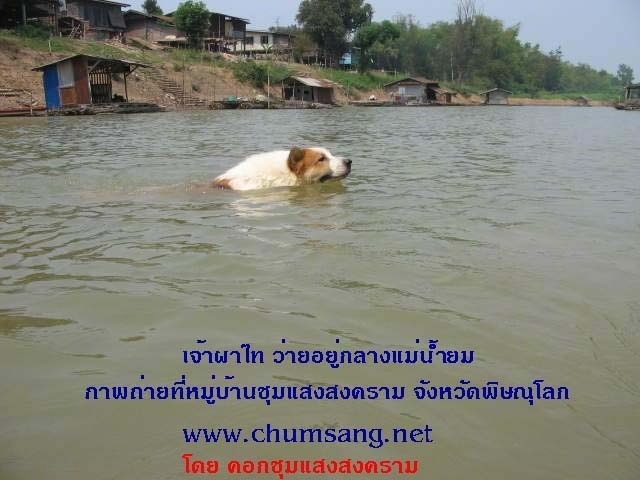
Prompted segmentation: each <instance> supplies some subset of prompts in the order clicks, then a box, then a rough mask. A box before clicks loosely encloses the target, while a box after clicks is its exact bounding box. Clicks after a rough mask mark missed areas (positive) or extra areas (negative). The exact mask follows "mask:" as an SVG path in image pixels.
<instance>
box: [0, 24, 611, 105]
mask: <svg viewBox="0 0 640 480" xmlns="http://www.w3.org/2000/svg"><path fill="white" fill-rule="evenodd" d="M134 45H135V43H134ZM34 52H37V53H38V54H34ZM0 53H4V54H5V55H6V56H7V57H8V59H9V61H7V62H5V63H6V64H7V65H8V66H9V68H13V69H15V71H14V72H13V75H12V76H11V75H9V76H8V77H7V76H6V75H5V78H2V76H0V87H1V86H3V85H1V84H2V83H3V81H4V83H5V84H6V83H8V82H9V80H7V78H9V79H15V78H19V77H20V76H21V75H23V74H24V70H25V64H28V63H29V62H32V63H33V64H32V65H31V67H33V66H36V65H38V64H41V63H46V62H47V61H52V60H53V59H55V58H58V57H61V56H65V55H74V54H81V53H82V54H87V55H95V56H101V57H109V58H127V59H130V60H134V61H138V62H142V63H145V64H148V65H151V66H154V67H157V68H160V69H162V70H163V71H164V72H165V73H167V74H169V76H171V75H180V76H182V75H183V73H181V72H185V71H186V72H189V75H192V74H193V77H194V80H193V82H194V84H193V85H194V86H193V91H196V92H198V90H199V89H201V87H202V86H203V85H208V84H209V83H212V82H215V80H213V79H212V77H214V75H215V76H226V78H227V79H228V82H227V86H226V88H227V93H229V92H234V93H235V92H236V91H240V90H243V89H244V90H245V91H247V89H249V90H251V89H253V90H251V91H256V90H255V89H258V90H263V89H265V88H266V85H267V83H268V82H270V83H271V84H272V85H275V84H276V83H278V82H279V81H280V80H282V79H283V78H285V77H286V76H289V75H295V74H298V75H300V74H302V75H311V76H314V77H317V78H325V79H328V80H331V81H333V82H335V83H336V84H338V85H339V86H340V87H341V88H340V89H339V90H340V91H339V92H338V93H339V99H341V100H342V101H344V100H345V97H348V98H352V99H353V98H356V99H357V98H366V96H367V95H369V94H370V93H376V94H377V95H381V92H380V90H381V89H382V87H383V85H385V84H386V83H389V82H392V81H393V80H395V79H397V78H399V77H402V76H405V74H397V75H391V74H385V73H380V72H368V73H365V74H360V73H357V72H353V71H344V70H335V69H329V68H319V67H312V66H308V65H301V64H294V63H290V64H289V63H284V62H275V61H262V60H261V61H253V60H243V59H239V58H237V57H233V58H232V57H230V56H228V55H226V56H225V55H219V54H211V53H208V52H202V51H195V50H188V49H184V50H182V49H181V50H176V49H169V50H166V51H165V50H148V49H142V48H136V47H134V46H132V45H128V46H118V45H115V44H109V43H105V42H91V41H81V40H71V39H68V38H60V37H54V38H49V37H48V35H47V34H46V32H42V31H38V30H36V29H29V28H27V29H25V30H24V31H22V32H11V31H7V30H0ZM18 58H21V59H22V60H23V62H22V64H18V62H16V64H15V65H14V64H13V63H12V61H11V59H14V60H17V59H18ZM50 59H51V60H50ZM19 70H21V71H19ZM214 72H215V74H214ZM5 73H6V72H5ZM141 75H144V74H143V73H142V74H141ZM229 82H235V85H230V84H229ZM14 83H15V81H14ZM440 84H441V85H442V86H443V87H444V88H447V89H449V90H452V91H457V92H458V93H459V95H458V97H457V99H456V100H457V101H462V102H463V103H464V102H465V101H467V100H469V99H471V98H472V97H474V96H476V97H475V98H474V100H475V101H477V94H478V93H479V92H480V91H482V90H485V88H482V87H481V86H479V85H462V86H460V85H457V84H455V83H453V82H447V81H441V82H440ZM7 86H11V85H7ZM34 91H35V89H34ZM620 94H621V92H562V93H556V92H546V91H539V92H535V94H531V93H526V92H517V91H516V92H514V95H513V98H514V99H519V100H521V99H531V100H534V101H537V102H544V101H548V102H549V103H557V102H561V101H575V99H577V98H578V97H580V96H585V97H587V98H589V99H590V100H592V101H595V102H615V101H617V100H618V99H619V97H620Z"/></svg>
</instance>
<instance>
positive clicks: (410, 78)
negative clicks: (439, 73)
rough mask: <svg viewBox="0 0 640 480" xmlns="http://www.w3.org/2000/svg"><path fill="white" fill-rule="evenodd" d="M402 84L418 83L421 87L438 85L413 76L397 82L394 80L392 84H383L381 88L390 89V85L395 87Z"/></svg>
mask: <svg viewBox="0 0 640 480" xmlns="http://www.w3.org/2000/svg"><path fill="white" fill-rule="evenodd" d="M403 82H414V83H420V84H422V85H438V82H436V81H435V80H429V79H428V78H425V77H419V76H413V77H404V78H400V79H398V80H394V81H393V82H389V83H386V84H384V85H383V87H390V86H391V85H395V84H396V83H403Z"/></svg>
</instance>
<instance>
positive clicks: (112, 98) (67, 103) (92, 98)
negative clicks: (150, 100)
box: [33, 54, 157, 111]
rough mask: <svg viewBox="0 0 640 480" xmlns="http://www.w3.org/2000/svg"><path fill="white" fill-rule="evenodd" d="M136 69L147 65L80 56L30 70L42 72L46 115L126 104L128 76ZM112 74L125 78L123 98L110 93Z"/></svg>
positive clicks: (127, 98) (122, 109) (127, 100)
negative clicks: (99, 106)
mask: <svg viewBox="0 0 640 480" xmlns="http://www.w3.org/2000/svg"><path fill="white" fill-rule="evenodd" d="M138 67H149V65H145V64H143V63H138V62H132V61H129V60H117V59H113V58H102V57H95V56H91V55H82V54H80V55H73V56H71V57H66V58H63V59H61V60H57V61H55V62H51V63H47V64H45V65H41V66H39V67H35V68H34V69H33V70H34V71H40V72H42V83H43V85H44V96H45V103H46V106H47V111H56V110H63V109H70V108H74V107H76V108H77V107H79V106H85V107H86V106H87V105H92V106H95V105H105V104H125V103H128V102H129V95H128V92H127V76H129V75H130V74H131V73H132V72H133V71H134V70H136V69H137V68H138ZM115 74H121V75H122V76H123V78H124V96H122V95H117V94H116V95H114V93H113V84H112V78H113V75H115ZM138 105H143V104H138ZM144 105H149V104H144ZM156 107H157V106H156ZM118 110H121V111H124V110H125V109H124V108H119V109H118ZM126 110H127V111H131V109H126ZM142 111H145V110H142Z"/></svg>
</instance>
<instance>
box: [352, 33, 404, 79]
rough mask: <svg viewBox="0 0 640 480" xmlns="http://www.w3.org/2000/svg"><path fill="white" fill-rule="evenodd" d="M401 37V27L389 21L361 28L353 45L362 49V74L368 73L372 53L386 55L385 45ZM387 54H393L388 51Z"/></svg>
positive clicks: (360, 67)
mask: <svg viewBox="0 0 640 480" xmlns="http://www.w3.org/2000/svg"><path fill="white" fill-rule="evenodd" d="M399 36H400V27H399V26H398V25H396V24H394V23H391V22H390V21H389V20H385V21H383V22H382V23H376V22H374V23H370V24H368V25H364V26H362V27H360V28H359V29H358V31H357V33H356V36H355V38H354V40H353V44H354V45H355V46H356V47H358V48H360V59H359V60H360V65H359V70H360V72H366V71H367V70H368V68H369V66H370V63H371V60H373V59H372V58H370V53H371V51H372V50H373V51H374V52H379V53H385V50H386V49H385V45H386V44H389V43H390V42H392V41H393V40H395V39H397V38H398V37H399ZM386 53H388V54H389V53H391V52H390V51H387V52H386Z"/></svg>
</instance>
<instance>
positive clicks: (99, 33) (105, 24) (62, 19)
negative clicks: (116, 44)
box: [49, 0, 129, 40]
mask: <svg viewBox="0 0 640 480" xmlns="http://www.w3.org/2000/svg"><path fill="white" fill-rule="evenodd" d="M49 3H50V4H54V3H56V2H49ZM60 3H61V5H62V6H61V7H60V16H59V19H58V27H59V30H60V34H61V35H62V36H65V37H72V38H82V39H84V40H110V39H121V38H122V37H123V36H124V31H125V29H126V24H125V22H124V16H123V14H122V8H123V7H128V6H129V4H127V3H120V2H115V1H110V0H66V1H65V2H60Z"/></svg>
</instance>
